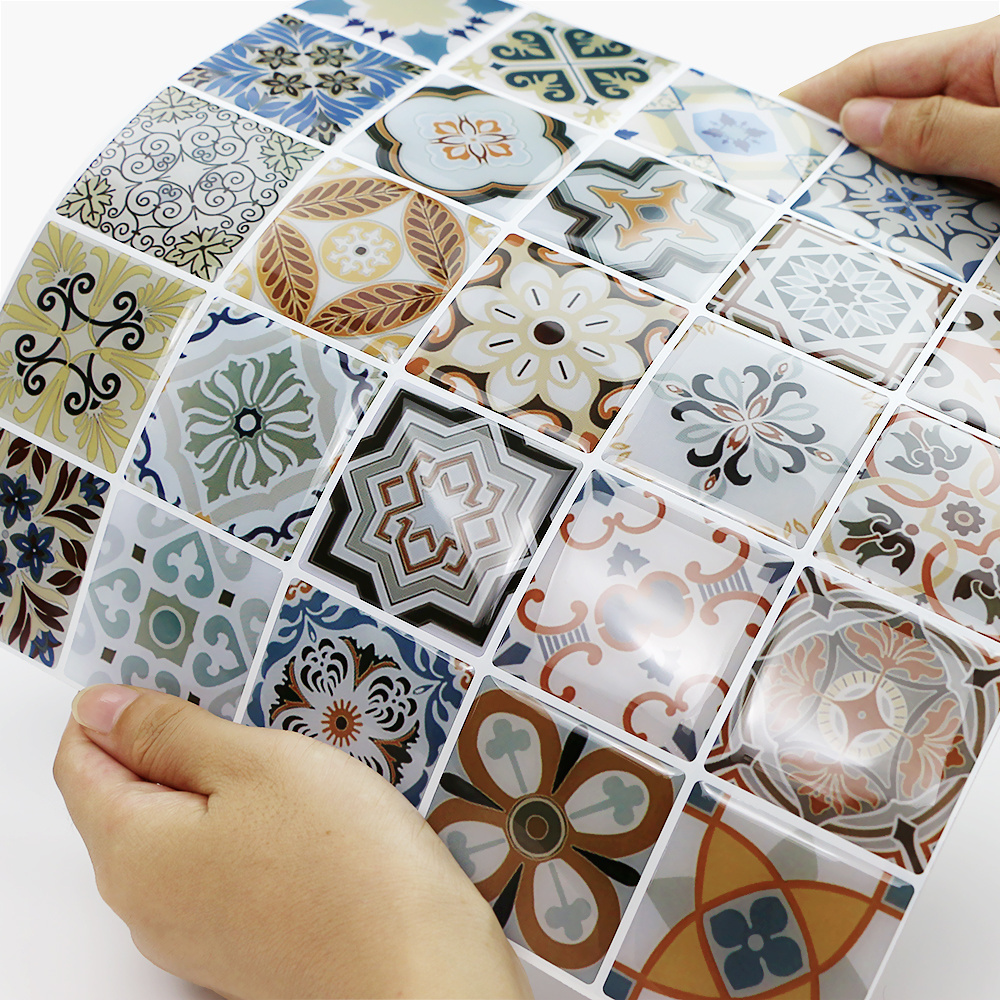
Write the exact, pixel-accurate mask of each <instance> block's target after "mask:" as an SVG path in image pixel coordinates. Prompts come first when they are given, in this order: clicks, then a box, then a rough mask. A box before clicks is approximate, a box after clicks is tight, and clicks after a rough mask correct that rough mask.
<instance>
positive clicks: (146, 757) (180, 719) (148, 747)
mask: <svg viewBox="0 0 1000 1000" xmlns="http://www.w3.org/2000/svg"><path fill="white" fill-rule="evenodd" d="M136 704H138V703H136ZM131 707H132V706H130V708H131ZM186 707H187V706H186V705H185V704H184V703H183V702H180V703H177V704H174V703H173V702H163V703H160V704H157V705H156V706H155V707H153V708H152V709H150V710H148V711H146V712H144V713H143V714H142V715H140V716H138V718H137V719H136V722H135V724H134V726H133V728H132V731H131V754H130V756H131V760H132V763H133V764H134V765H135V767H137V768H138V769H139V771H140V772H141V773H144V774H151V773H156V772H161V771H162V770H164V768H165V767H167V766H169V763H170V760H171V758H172V756H173V755H174V754H175V753H176V752H177V749H178V744H179V738H178V737H179V734H180V732H181V730H182V729H183V726H184V712H185V710H186Z"/></svg>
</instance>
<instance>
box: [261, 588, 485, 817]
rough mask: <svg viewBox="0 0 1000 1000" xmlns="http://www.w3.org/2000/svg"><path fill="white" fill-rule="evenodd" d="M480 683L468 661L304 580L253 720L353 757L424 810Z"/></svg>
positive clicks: (282, 618) (269, 658)
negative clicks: (471, 690) (449, 740)
mask: <svg viewBox="0 0 1000 1000" xmlns="http://www.w3.org/2000/svg"><path fill="white" fill-rule="evenodd" d="M471 677H472V671H471V670H470V668H469V667H467V666H466V665H465V664H464V663H462V662H460V661H459V660H456V659H454V658H453V657H450V656H446V655H444V654H443V653H439V652H437V651H436V650H434V649H431V648H430V647H429V646H424V645H423V644H421V643H418V642H415V641H414V640H413V639H411V638H410V637H409V636H406V635H404V634H403V633H402V632H399V631H397V630H396V629H394V628H389V627H388V626H386V625H379V624H378V622H376V621H375V619H373V618H371V617H370V616H369V615H366V614H364V613H363V612H362V611H359V610H358V609H357V608H354V607H352V606H351V605H350V604H345V603H341V602H339V601H336V600H334V599H333V598H332V597H330V596H329V595H328V594H324V593H323V592H322V591H321V590H318V589H317V588H315V587H313V586H312V585H310V584H308V583H305V582H304V581H302V580H297V581H295V582H294V583H292V584H291V586H290V587H289V588H288V591H287V593H286V594H285V600H284V603H283V604H282V605H281V612H280V613H279V615H278V619H277V621H276V622H275V625H274V630H273V632H272V633H271V637H270V640H269V641H268V645H267V650H266V652H265V653H264V662H263V664H262V666H261V670H260V679H259V680H258V681H257V683H256V685H255V686H254V690H253V695H252V696H251V698H250V702H249V704H248V705H247V716H248V718H249V720H250V721H251V722H252V723H253V724H254V725H255V726H269V727H270V728H272V729H288V730H291V731H292V732H296V733H302V734H303V735H305V736H311V737H312V738H313V739H316V740H320V741H322V742H324V743H327V744H329V745H330V746H334V747H337V748H339V749H341V750H344V751H346V752H347V753H349V754H350V755H351V756H352V757H356V758H357V759H358V760H360V761H363V762H364V763H365V764H367V765H368V766H369V767H370V768H372V770H374V771H375V772H377V773H378V774H380V775H382V777H383V778H385V779H386V781H389V782H390V783H391V784H393V785H395V786H396V788H398V789H399V791H400V792H401V793H402V794H403V795H405V796H406V797H407V799H409V801H410V802H411V803H412V804H413V805H414V806H417V805H419V804H420V797H421V795H422V794H423V792H424V790H425V788H426V787H427V779H428V778H429V776H430V771H431V768H432V767H433V766H434V764H435V762H436V761H437V758H438V754H439V753H440V750H441V746H442V744H443V743H444V741H445V739H446V737H447V735H448V731H449V730H450V729H451V725H452V723H453V722H454V720H455V714H456V713H457V711H458V709H459V706H460V705H461V704H462V699H463V698H464V697H465V691H466V690H467V689H468V687H469V682H470V680H471Z"/></svg>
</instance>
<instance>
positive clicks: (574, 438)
mask: <svg viewBox="0 0 1000 1000" xmlns="http://www.w3.org/2000/svg"><path fill="white" fill-rule="evenodd" d="M685 315H687V313H686V311H685V310H684V309H682V308H681V307H680V306H676V305H674V304H673V303H671V302H665V301H664V300H663V299H660V298H658V297H656V296H653V295H650V294H649V293H648V292H645V291H642V290H641V289H639V288H637V287H636V286H634V285H626V284H623V283H622V282H620V281H618V280H617V279H616V278H613V277H611V276H610V275H607V274H605V273H604V272H603V271H598V270H596V269H595V268H591V267H586V266H585V265H581V264H580V263H578V262H576V261H573V260H571V259H570V258H568V257H566V256H565V255H563V254H560V253H558V252H556V251H554V250H550V249H549V248H547V247H543V246H540V245H539V244H537V243H531V242H528V241H526V240H525V239H524V238H523V237H521V236H508V237H507V239H505V240H504V241H503V243H502V244H501V245H500V247H499V248H498V249H497V250H496V251H495V252H494V253H493V254H492V255H491V256H490V257H489V258H488V259H487V260H486V261H485V262H484V263H483V265H482V266H481V267H480V268H479V270H478V271H476V272H475V273H474V274H473V275H472V277H471V278H470V279H469V281H468V283H467V284H466V286H465V287H464V288H463V289H462V291H460V292H459V293H458V296H457V297H456V298H455V299H454V300H453V302H452V304H451V306H450V307H449V309H448V312H447V313H446V314H445V316H444V318H443V319H442V320H441V321H439V323H438V325H437V326H435V327H434V329H433V330H431V332H430V333H429V334H428V335H427V338H426V339H425V340H424V342H423V344H422V345H421V347H420V350H419V351H417V352H416V354H414V355H413V357H412V358H411V359H410V361H409V362H408V363H407V365H406V368H407V371H409V372H412V373H413V374H414V375H421V376H423V377H424V378H426V379H429V380H430V381H432V382H434V383H435V384H436V385H441V386H443V387H444V388H446V389H451V390H452V391H453V392H456V393H458V394H459V395H462V396H466V397H468V398H470V399H473V400H475V401H476V402H477V403H481V404H482V405H484V406H488V407H490V408H491V409H493V410H496V411H497V412H498V413H505V414H507V415H508V416H511V417H513V418H514V419H516V420H517V421H519V422H520V423H524V424H527V425H528V426H529V427H533V428H535V429H536V430H540V431H542V432H543V433H545V434H549V435H551V436H552V437H556V438H559V439H560V440H563V441H566V442H568V443H569V444H572V445H573V446H574V447H577V448H579V449H581V450H582V451H591V450H593V448H594V447H595V446H596V445H597V442H598V441H599V440H600V437H601V435H602V434H603V433H604V431H605V430H606V429H607V427H608V425H609V424H610V423H611V421H612V420H613V419H614V417H615V415H616V414H617V413H618V411H619V409H620V408H621V405H622V403H623V402H624V400H625V399H626V398H627V397H628V394H629V393H630V392H631V391H632V389H633V388H634V387H635V384H636V382H638V380H639V379H640V378H641V377H642V375H643V373H644V372H645V371H646V369H647V368H648V367H649V364H650V362H651V361H652V360H653V358H654V357H655V356H656V354H657V353H658V352H659V350H660V348H661V347H662V346H663V345H664V343H666V341H667V340H668V339H669V338H670V336H671V334H673V332H674V331H675V330H676V329H677V325H678V324H679V323H680V322H681V321H682V320H683V319H684V317H685Z"/></svg>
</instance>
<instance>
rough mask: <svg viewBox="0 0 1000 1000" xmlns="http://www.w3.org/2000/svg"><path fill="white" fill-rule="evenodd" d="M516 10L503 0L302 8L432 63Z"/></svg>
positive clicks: (376, 0)
mask: <svg viewBox="0 0 1000 1000" xmlns="http://www.w3.org/2000/svg"><path fill="white" fill-rule="evenodd" d="M514 9H515V8H514V7H512V6H511V5H510V4H508V3H503V2H502V0H306V2H305V3H301V4H299V6H298V7H297V8H296V10H301V11H302V12H303V13H305V14H308V15H309V16H310V17H311V18H313V19H314V20H316V21H319V22H320V23H321V24H326V25H329V26H330V27H331V28H333V29H334V30H336V31H339V32H342V33H343V34H345V35H350V36H351V37H352V38H360V39H362V40H363V41H366V42H374V43H376V44H377V45H380V46H381V47H382V48H384V49H388V50H389V51H390V52H399V53H402V54H403V55H405V56H416V57H418V58H421V59H426V60H427V61H428V62H432V63H436V62H437V61H438V60H439V59H441V58H442V57H444V56H446V55H450V54H453V53H457V52H460V51H461V50H463V49H466V48H468V47H469V46H470V45H472V44H473V43H474V42H475V41H477V40H478V39H479V37H480V36H481V34H482V33H483V32H484V31H489V30H490V28H492V27H493V25H495V24H498V23H499V22H500V21H502V20H503V19H504V18H506V17H507V16H508V15H509V14H510V12H511V11H512V10H514Z"/></svg>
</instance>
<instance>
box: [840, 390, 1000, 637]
mask: <svg viewBox="0 0 1000 1000" xmlns="http://www.w3.org/2000/svg"><path fill="white" fill-rule="evenodd" d="M820 551H821V552H823V553H825V554H826V555H827V556H828V557H829V558H830V559H831V560H832V561H833V562H835V563H836V564H838V565H840V566H843V567H844V568H845V569H848V570H850V571H851V572H853V573H856V574H858V575H860V576H863V577H866V578H867V579H870V580H871V581H872V582H873V583H876V584H877V585H878V586H880V587H884V588H885V589H886V590H888V591H890V592H891V593H893V594H899V595H900V596H902V597H908V598H909V599H910V600H914V601H916V602H917V603H918V604H923V605H927V606H929V607H930V608H931V609H933V610H934V611H936V612H937V613H938V614H941V615H944V616H945V617H946V618H953V619H954V620H955V621H958V622H961V623H962V624H963V625H968V626H969V627H970V628H974V629H976V630H977V631H979V632H983V633H984V634H986V635H990V636H995V637H1000V450H998V449H997V448H995V447H994V446H993V445H991V444H987V442H985V441H984V440H982V439H981V438H979V437H976V436H975V435H973V434H971V433H968V432H967V431H965V430H962V429H960V428H957V427H952V426H951V425H950V424H946V423H945V422H944V421H942V420H938V419H936V418H935V417H929V416H926V415H925V414H923V413H917V412H916V411H913V410H901V411H900V412H899V413H897V414H896V415H895V416H894V417H893V418H892V420H890V421H889V423H888V425H887V426H886V428H885V430H884V431H883V432H882V434H881V436H880V437H879V439H878V441H877V442H876V443H875V447H874V448H873V449H872V452H871V454H870V455H869V456H868V459H867V460H866V462H865V465H864V468H863V469H862V470H861V473H860V475H859V476H858V478H857V480H856V481H855V482H854V483H853V484H852V485H851V488H850V489H849V490H848V491H847V494H846V495H845V497H844V499H843V501H842V502H841V504H840V507H838V508H837V512H836V514H834V516H833V519H832V520H831V522H830V525H829V527H828V528H827V531H826V534H825V535H824V536H823V540H822V543H821V545H820Z"/></svg>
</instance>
